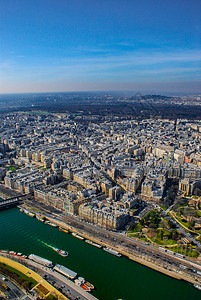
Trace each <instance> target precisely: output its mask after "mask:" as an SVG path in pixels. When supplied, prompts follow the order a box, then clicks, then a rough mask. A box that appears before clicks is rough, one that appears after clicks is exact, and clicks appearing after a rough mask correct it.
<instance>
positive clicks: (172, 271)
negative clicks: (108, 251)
mask: <svg viewBox="0 0 201 300" xmlns="http://www.w3.org/2000/svg"><path fill="white" fill-rule="evenodd" d="M32 204H33V203H32ZM24 206H25V207H26V208H28V209H30V210H31V209H33V208H34V207H33V205H31V206H30V205H28V204H27V203H26V204H25V205H24ZM37 210H38V207H37ZM40 213H41V214H43V215H44V216H46V217H47V218H48V219H49V220H50V222H52V223H55V224H57V225H58V226H60V227H62V228H65V229H67V230H69V231H70V232H75V233H77V234H79V235H81V236H83V237H84V238H85V239H89V240H91V241H93V242H95V243H98V244H100V245H102V246H104V247H111V248H112V249H114V250H116V251H118V252H119V253H121V254H122V255H124V256H126V257H127V258H129V259H130V260H133V261H135V262H137V263H140V264H142V265H144V266H146V267H148V268H151V269H153V270H155V271H158V272H160V273H163V274H165V275H167V276H170V277H172V278H175V279H178V280H185V281H187V282H189V283H191V284H199V285H201V278H200V277H199V276H197V275H195V274H193V275H191V274H185V273H184V270H182V269H178V268H176V267H172V266H171V265H168V264H167V263H166V264H164V267H163V266H160V265H157V263H156V260H155V259H154V258H153V257H149V256H145V255H143V254H141V253H137V252H135V251H132V250H129V249H128V248H127V247H125V246H121V243H119V244H117V243H114V242H111V239H109V238H107V237H109V235H110V234H111V233H110V232H109V231H106V232H107V235H106V236H105V238H104V239H103V238H101V239H100V238H97V237H96V235H95V232H91V233H90V234H89V232H87V231H86V230H85V226H83V224H84V223H82V226H77V227H76V226H74V223H75V222H72V221H71V222H68V223H67V222H64V221H63V220H61V216H58V215H56V214H53V215H52V216H50V215H47V214H46V213H47V212H45V211H42V210H41V211H40ZM59 218H60V219H59ZM64 218H67V217H64ZM68 219H69V220H72V219H73V217H69V218H68ZM77 221H78V220H77ZM79 222H80V221H79ZM80 223H81V222H80ZM79 227H81V228H79ZM96 229H98V230H100V228H98V227H96ZM101 230H102V231H104V230H103V229H101ZM112 235H114V233H113V234H112ZM116 235H117V234H116ZM143 246H144V245H143ZM153 249H154V248H153ZM128 250H129V251H128ZM154 251H158V249H157V248H156V249H154V250H153V251H152V252H154ZM134 252H135V253H134ZM167 256H168V257H171V256H169V255H167ZM145 257H146V259H145ZM175 259H176V258H174V260H175ZM177 261H178V263H180V264H183V260H182V259H179V258H177ZM161 264H163V262H162V263H161ZM191 265H192V263H191V264H189V266H191ZM196 266H197V267H199V268H200V270H201V265H198V264H196Z"/></svg>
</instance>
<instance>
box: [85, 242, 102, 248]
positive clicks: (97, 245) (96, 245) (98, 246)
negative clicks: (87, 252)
mask: <svg viewBox="0 0 201 300" xmlns="http://www.w3.org/2000/svg"><path fill="white" fill-rule="evenodd" d="M85 242H86V243H87V244H90V245H92V246H95V247H97V248H99V249H100V248H102V246H101V245H99V244H97V243H94V242H92V241H90V240H86V241H85Z"/></svg>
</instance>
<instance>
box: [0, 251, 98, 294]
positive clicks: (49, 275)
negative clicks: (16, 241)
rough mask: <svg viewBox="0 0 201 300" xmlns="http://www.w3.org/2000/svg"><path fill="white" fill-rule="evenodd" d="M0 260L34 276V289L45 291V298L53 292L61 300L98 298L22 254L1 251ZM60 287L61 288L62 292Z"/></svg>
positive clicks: (27, 274) (29, 275)
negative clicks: (23, 256)
mask: <svg viewBox="0 0 201 300" xmlns="http://www.w3.org/2000/svg"><path fill="white" fill-rule="evenodd" d="M0 262H1V263H4V264H6V265H8V266H10V267H12V268H14V269H16V270H18V271H20V272H21V273H23V274H25V275H26V276H28V277H31V278H33V279H34V280H35V281H36V282H37V284H36V286H35V287H34V288H33V290H36V291H39V292H40V293H43V292H45V294H43V296H44V297H45V298H46V297H48V296H49V295H50V294H52V295H54V296H56V297H57V298H58V299H59V300H71V299H72V300H78V299H79V300H98V299H97V298H95V297H94V296H93V295H91V294H89V293H88V292H86V291H85V290H83V289H82V288H81V287H79V286H77V285H75V284H74V282H72V281H70V280H69V279H67V278H66V277H65V276H63V275H61V274H59V273H58V272H56V271H54V270H52V269H50V268H47V267H44V266H42V265H40V264H38V263H36V262H33V261H31V260H29V259H24V258H22V257H21V256H16V255H10V254H9V253H6V252H5V251H0ZM48 281H50V282H51V283H52V284H50V282H48ZM53 284H54V286H53ZM58 289H61V290H62V292H60V291H59V290H58ZM64 294H66V295H64ZM67 294H68V295H67Z"/></svg>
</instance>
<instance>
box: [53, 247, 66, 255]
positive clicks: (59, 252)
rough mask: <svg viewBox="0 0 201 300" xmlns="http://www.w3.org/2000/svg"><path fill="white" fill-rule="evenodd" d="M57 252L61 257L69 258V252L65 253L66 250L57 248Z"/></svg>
mask: <svg viewBox="0 0 201 300" xmlns="http://www.w3.org/2000/svg"><path fill="white" fill-rule="evenodd" d="M55 251H56V252H57V253H58V254H59V255H61V256H64V257H66V256H68V252H67V251H64V250H61V249H57V248H55Z"/></svg>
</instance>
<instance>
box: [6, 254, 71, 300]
mask: <svg viewBox="0 0 201 300" xmlns="http://www.w3.org/2000/svg"><path fill="white" fill-rule="evenodd" d="M0 262H1V263H4V264H6V265H8V266H10V267H12V268H14V269H16V270H18V271H20V272H21V273H23V274H25V275H26V276H28V277H32V278H33V279H34V280H36V281H37V282H38V283H40V284H41V285H42V286H43V287H44V288H45V289H46V290H47V291H48V292H47V294H46V296H48V295H50V294H54V295H57V296H58V298H59V299H61V300H69V299H68V298H67V297H65V296H64V295H62V294H61V293H60V292H59V291H58V290H57V289H55V288H54V287H53V286H52V285H51V284H49V283H48V282H47V281H46V280H44V279H43V278H42V277H41V276H40V275H38V274H37V273H36V272H34V271H33V270H31V269H29V268H27V267H25V266H24V265H22V264H21V263H18V262H17V261H14V260H11V259H10V258H7V257H5V256H1V255H0Z"/></svg>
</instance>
